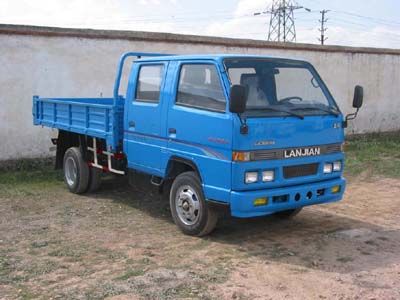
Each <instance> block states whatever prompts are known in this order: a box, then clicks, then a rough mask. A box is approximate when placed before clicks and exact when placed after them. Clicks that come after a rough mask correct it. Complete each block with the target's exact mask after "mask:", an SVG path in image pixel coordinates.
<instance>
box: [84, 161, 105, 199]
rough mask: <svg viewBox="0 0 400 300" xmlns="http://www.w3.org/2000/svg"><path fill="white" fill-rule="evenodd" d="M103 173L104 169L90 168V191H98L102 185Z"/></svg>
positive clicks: (88, 190)
mask: <svg viewBox="0 0 400 300" xmlns="http://www.w3.org/2000/svg"><path fill="white" fill-rule="evenodd" d="M102 175H103V170H101V169H99V168H94V167H91V168H89V184H88V189H87V192H88V193H94V192H97V191H98V190H99V188H100V186H101V177H102Z"/></svg>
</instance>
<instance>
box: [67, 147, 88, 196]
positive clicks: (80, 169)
mask: <svg viewBox="0 0 400 300" xmlns="http://www.w3.org/2000/svg"><path fill="white" fill-rule="evenodd" d="M63 171H64V181H65V183H66V184H67V187H68V189H69V191H70V192H71V193H74V194H83V193H84V192H86V191H87V188H88V186H89V166H88V164H87V163H86V162H85V161H84V160H83V156H82V153H81V151H80V150H79V148H78V147H72V148H69V149H68V150H67V151H66V152H65V155H64V160H63Z"/></svg>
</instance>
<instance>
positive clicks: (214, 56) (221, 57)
mask: <svg viewBox="0 0 400 300" xmlns="http://www.w3.org/2000/svg"><path fill="white" fill-rule="evenodd" d="M229 58H231V59H235V58H237V59H241V58H253V59H276V60H290V61H296V62H307V61H305V60H301V59H293V58H288V57H277V56H267V55H248V54H188V55H170V54H166V55H165V56H164V55H162V54H160V55H159V56H145V55H143V56H141V58H140V59H138V61H140V62H146V61H160V60H162V61H183V60H214V61H217V62H221V61H223V60H225V59H229Z"/></svg>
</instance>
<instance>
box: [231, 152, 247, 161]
mask: <svg viewBox="0 0 400 300" xmlns="http://www.w3.org/2000/svg"><path fill="white" fill-rule="evenodd" d="M232 160H233V161H250V152H237V151H233V152H232Z"/></svg>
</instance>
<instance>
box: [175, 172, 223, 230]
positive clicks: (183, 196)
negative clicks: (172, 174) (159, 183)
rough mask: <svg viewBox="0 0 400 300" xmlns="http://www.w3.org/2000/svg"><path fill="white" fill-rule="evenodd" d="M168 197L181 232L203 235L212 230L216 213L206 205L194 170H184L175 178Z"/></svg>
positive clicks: (216, 218)
mask: <svg viewBox="0 0 400 300" xmlns="http://www.w3.org/2000/svg"><path fill="white" fill-rule="evenodd" d="M169 199H170V207H171V213H172V217H173V219H174V222H175V224H176V225H178V227H179V228H180V230H181V231H182V232H183V233H185V234H187V235H193V236H204V235H207V234H209V233H210V232H211V231H213V230H214V228H215V226H216V224H217V221H218V214H217V212H216V211H215V210H213V209H212V208H210V207H209V206H208V205H207V202H206V201H205V198H204V194H203V190H202V188H201V183H200V179H199V177H198V176H197V174H196V173H195V172H185V173H182V174H180V175H178V176H177V177H176V178H175V180H174V182H173V183H172V187H171V192H170V197H169Z"/></svg>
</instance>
